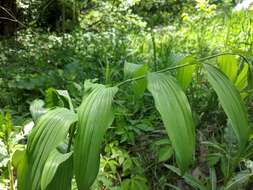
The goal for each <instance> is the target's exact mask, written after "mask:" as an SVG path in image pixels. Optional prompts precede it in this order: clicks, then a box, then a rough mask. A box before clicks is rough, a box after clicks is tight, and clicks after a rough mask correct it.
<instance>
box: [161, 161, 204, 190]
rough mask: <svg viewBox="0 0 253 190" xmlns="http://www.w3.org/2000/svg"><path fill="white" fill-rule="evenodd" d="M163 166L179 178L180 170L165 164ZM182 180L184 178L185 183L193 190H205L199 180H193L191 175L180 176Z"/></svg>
mask: <svg viewBox="0 0 253 190" xmlns="http://www.w3.org/2000/svg"><path fill="white" fill-rule="evenodd" d="M164 166H165V167H166V168H168V169H170V170H171V171H173V172H174V173H176V174H177V175H179V176H181V173H180V170H179V169H178V168H176V167H174V166H171V165H167V164H165V165H164ZM182 178H184V180H185V182H186V183H187V184H189V185H190V186H192V187H193V188H194V189H199V190H206V187H205V185H204V184H203V183H202V182H201V181H200V180H198V179H196V178H194V177H193V176H192V175H190V174H188V173H186V174H184V175H183V176H182Z"/></svg>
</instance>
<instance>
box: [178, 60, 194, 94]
mask: <svg viewBox="0 0 253 190" xmlns="http://www.w3.org/2000/svg"><path fill="white" fill-rule="evenodd" d="M194 62H195V63H196V60H195V58H194V57H192V56H187V57H185V58H183V59H182V60H181V61H179V63H178V65H184V64H188V63H194ZM195 68H196V65H189V66H186V67H182V68H180V69H178V70H177V80H178V82H179V84H180V86H181V87H182V88H183V89H184V90H185V89H186V88H187V87H188V86H189V85H190V83H191V81H192V74H193V72H194V70H195Z"/></svg>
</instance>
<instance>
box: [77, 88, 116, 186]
mask: <svg viewBox="0 0 253 190" xmlns="http://www.w3.org/2000/svg"><path fill="white" fill-rule="evenodd" d="M94 88H95V89H94V90H93V91H92V92H90V94H88V95H86V97H85V98H84V100H83V102H82V104H81V106H80V107H79V108H78V124H77V136H76V139H75V143H74V173H75V177H76V182H77V186H78V188H79V189H88V188H90V187H91V185H92V184H93V183H94V181H95V179H96V176H97V174H98V170H99V160H100V159H99V152H100V146H101V142H102V140H103V136H104V134H105V132H106V129H107V128H108V127H109V126H110V125H111V123H112V122H113V118H114V116H113V112H112V101H113V97H114V95H115V93H116V92H117V88H106V87H104V86H102V85H96V86H95V87H94Z"/></svg>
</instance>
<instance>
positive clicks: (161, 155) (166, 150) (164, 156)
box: [158, 145, 173, 162]
mask: <svg viewBox="0 0 253 190" xmlns="http://www.w3.org/2000/svg"><path fill="white" fill-rule="evenodd" d="M172 155H173V149H172V147H171V146H170V145H164V146H162V147H161V148H160V149H159V152H158V162H164V161H167V160H169V159H170V157H171V156H172Z"/></svg>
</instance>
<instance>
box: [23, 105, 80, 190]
mask: <svg viewBox="0 0 253 190" xmlns="http://www.w3.org/2000/svg"><path fill="white" fill-rule="evenodd" d="M76 121H77V116H76V114H74V113H73V112H72V111H70V110H68V109H65V108H57V109H54V110H51V111H48V112H47V113H46V114H45V115H43V116H41V118H40V119H39V121H38V123H37V124H36V126H35V127H34V128H33V130H32V132H31V134H30V136H29V137H28V144H27V149H26V153H25V156H24V157H25V158H26V161H27V162H26V163H27V167H26V170H25V171H26V172H25V174H24V175H23V176H22V177H21V178H22V179H21V180H19V181H18V186H19V190H27V189H29V190H40V182H41V177H42V171H43V168H44V165H45V163H46V160H47V159H48V157H49V155H50V153H51V152H52V151H53V150H54V149H55V148H56V147H57V146H58V145H59V144H60V143H61V142H63V141H64V139H65V138H66V136H67V133H68V130H69V127H70V126H71V125H72V124H73V123H74V122H76ZM18 175H19V174H18Z"/></svg>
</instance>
